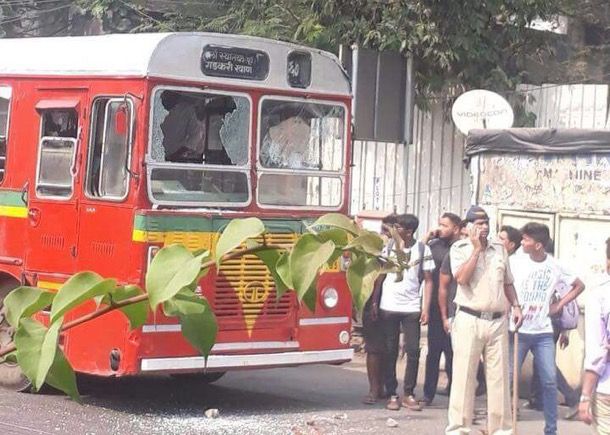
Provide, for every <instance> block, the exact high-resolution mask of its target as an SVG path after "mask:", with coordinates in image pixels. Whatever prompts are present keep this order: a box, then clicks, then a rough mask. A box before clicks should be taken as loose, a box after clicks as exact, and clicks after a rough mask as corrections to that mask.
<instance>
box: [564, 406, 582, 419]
mask: <svg viewBox="0 0 610 435" xmlns="http://www.w3.org/2000/svg"><path fill="white" fill-rule="evenodd" d="M576 416H578V406H577V405H575V406H571V407H570V409H568V411H567V412H566V413H565V415H564V416H563V418H564V419H566V420H574V419H575V418H576Z"/></svg>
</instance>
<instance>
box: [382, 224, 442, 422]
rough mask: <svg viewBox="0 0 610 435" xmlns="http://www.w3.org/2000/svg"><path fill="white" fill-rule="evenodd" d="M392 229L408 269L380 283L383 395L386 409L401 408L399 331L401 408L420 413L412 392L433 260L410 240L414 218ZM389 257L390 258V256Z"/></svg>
mask: <svg viewBox="0 0 610 435" xmlns="http://www.w3.org/2000/svg"><path fill="white" fill-rule="evenodd" d="M394 226H395V228H396V230H397V232H398V234H399V235H400V237H401V238H402V240H403V241H404V248H403V251H404V252H405V254H406V256H407V258H408V264H409V268H408V269H407V270H405V271H404V272H403V278H402V280H399V281H398V280H397V279H399V278H398V277H397V275H396V274H394V273H389V274H387V276H386V277H385V280H384V281H383V289H382V293H381V302H380V304H379V308H380V313H379V315H380V318H381V321H382V325H383V329H384V336H385V341H386V356H385V363H384V383H385V389H386V394H388V395H389V396H390V399H389V401H388V403H387V405H386V408H387V409H389V410H393V411H397V410H398V409H400V406H401V403H400V402H399V400H398V395H397V394H396V389H397V387H398V381H397V380H396V360H397V358H398V341H399V336H400V331H401V328H402V331H403V332H404V334H405V351H406V354H407V367H406V369H405V377H404V397H403V400H402V406H404V407H405V408H408V409H411V410H413V411H421V406H420V404H419V403H418V402H417V400H416V399H415V393H414V390H415V386H416V385H417V371H418V369H419V354H420V348H419V341H420V336H421V325H425V324H426V323H427V322H428V313H429V308H430V295H431V294H432V271H433V270H434V260H433V259H432V254H431V252H430V248H429V247H428V246H426V245H424V244H422V243H421V242H417V241H416V240H415V238H414V237H413V236H414V233H415V231H416V230H417V227H418V226H419V220H418V219H417V217H415V216H414V215H412V214H403V215H399V216H397V218H396V224H395V225H394ZM394 249H396V247H394ZM389 254H390V255H392V253H389ZM422 282H425V284H424V291H423V303H422V294H421V291H420V288H421V283H422Z"/></svg>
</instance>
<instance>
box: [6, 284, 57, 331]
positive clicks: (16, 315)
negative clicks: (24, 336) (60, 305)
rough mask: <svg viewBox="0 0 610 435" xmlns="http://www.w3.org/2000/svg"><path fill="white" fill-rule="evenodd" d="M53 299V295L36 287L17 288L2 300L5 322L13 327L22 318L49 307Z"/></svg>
mask: <svg viewBox="0 0 610 435" xmlns="http://www.w3.org/2000/svg"><path fill="white" fill-rule="evenodd" d="M54 297H55V294H54V293H50V292H46V291H44V290H41V289H39V288H36V287H25V286H24V287H17V288H16V289H15V290H13V291H12V292H10V293H9V294H8V295H7V296H6V298H4V308H5V310H6V313H5V315H6V320H7V321H8V323H9V324H10V325H11V326H13V327H15V326H17V325H18V324H19V319H21V318H22V317H30V316H31V315H32V314H34V313H36V312H38V311H40V310H42V309H43V308H45V307H47V306H49V305H51V302H53V298H54Z"/></svg>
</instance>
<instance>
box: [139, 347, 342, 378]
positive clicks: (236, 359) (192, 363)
mask: <svg viewBox="0 0 610 435" xmlns="http://www.w3.org/2000/svg"><path fill="white" fill-rule="evenodd" d="M353 356H354V350H353V349H351V348H349V349H333V350H320V351H305V352H283V353H265V354H250V355H210V356H209V357H208V361H207V365H206V363H205V359H204V358H203V357H202V356H196V357H195V356H192V357H174V358H145V359H142V361H141V365H140V369H141V371H142V372H145V373H152V372H181V371H203V370H207V371H209V372H219V371H227V370H239V369H252V368H272V367H290V366H299V365H303V364H341V363H345V362H348V361H351V359H352V358H353Z"/></svg>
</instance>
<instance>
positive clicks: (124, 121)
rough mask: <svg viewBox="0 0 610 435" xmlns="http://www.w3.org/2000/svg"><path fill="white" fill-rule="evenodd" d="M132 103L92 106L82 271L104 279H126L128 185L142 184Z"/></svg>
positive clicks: (110, 100) (105, 101)
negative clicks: (135, 159) (135, 150)
mask: <svg viewBox="0 0 610 435" xmlns="http://www.w3.org/2000/svg"><path fill="white" fill-rule="evenodd" d="M133 130H134V102H133V100H132V99H131V98H130V97H126V96H122V95H117V96H100V97H96V98H94V99H93V103H92V106H91V121H90V128H89V131H90V134H89V141H88V144H87V152H86V153H84V154H83V155H85V156H86V162H87V163H86V165H85V175H84V177H83V180H84V181H83V199H82V201H81V205H80V210H79V213H80V220H79V240H78V260H77V268H78V270H92V271H95V272H97V273H99V274H100V275H102V276H104V277H116V278H119V279H126V278H127V277H128V276H129V272H130V270H129V268H130V267H133V263H132V262H131V261H130V258H129V256H130V252H131V249H132V246H133V243H132V237H133V235H132V232H133V219H134V212H133V210H134V207H133V205H132V204H131V202H130V201H128V197H129V186H130V180H132V179H134V178H135V179H138V178H139V174H137V173H135V171H137V170H133V171H132V170H131V169H130V166H131V167H136V168H137V167H138V165H137V164H135V163H137V162H133V163H134V164H132V159H131V150H132V143H133V137H134V135H133Z"/></svg>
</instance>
